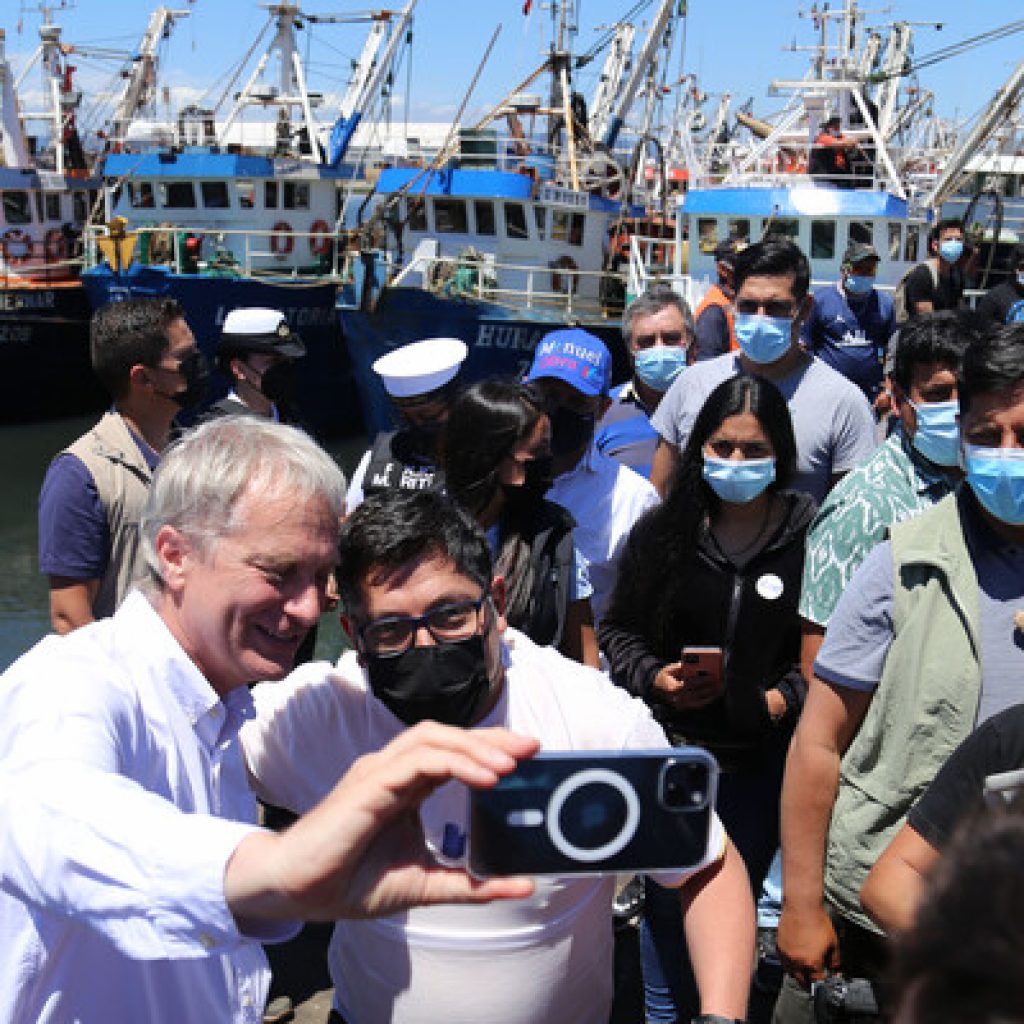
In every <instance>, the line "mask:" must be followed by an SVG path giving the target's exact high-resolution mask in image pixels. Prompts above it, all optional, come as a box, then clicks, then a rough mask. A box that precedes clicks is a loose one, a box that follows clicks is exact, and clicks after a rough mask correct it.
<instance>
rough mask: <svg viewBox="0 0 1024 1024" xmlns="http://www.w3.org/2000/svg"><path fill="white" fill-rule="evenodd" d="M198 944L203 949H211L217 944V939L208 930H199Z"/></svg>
mask: <svg viewBox="0 0 1024 1024" xmlns="http://www.w3.org/2000/svg"><path fill="white" fill-rule="evenodd" d="M199 945H200V946H202V947H203V949H213V947H214V946H216V945H217V940H216V939H215V938H214V937H213V936H212V935H210V934H209V932H200V934H199Z"/></svg>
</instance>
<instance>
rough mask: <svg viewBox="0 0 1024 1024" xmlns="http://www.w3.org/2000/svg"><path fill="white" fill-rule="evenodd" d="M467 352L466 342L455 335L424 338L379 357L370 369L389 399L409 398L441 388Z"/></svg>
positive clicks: (450, 377) (457, 368) (452, 375)
mask: <svg viewBox="0 0 1024 1024" xmlns="http://www.w3.org/2000/svg"><path fill="white" fill-rule="evenodd" d="M468 353H469V349H468V348H467V347H466V343H465V342H464V341H460V340H459V339H458V338H425V339H424V340H423V341H414V342H413V343H412V344H410V345H403V346H402V347H401V348H396V349H395V350H394V351H392V352H388V353H387V354H386V355H383V356H381V357H380V358H379V359H378V360H376V361H375V362H374V364H373V372H374V373H376V374H377V375H378V376H379V377H380V379H381V381H383V383H384V390H385V391H387V393H388V394H389V395H390V396H391V397H392V398H413V397H415V396H418V395H427V394H429V393H430V392H431V391H437V389H438V388H443V387H444V386H445V384H447V383H448V382H449V381H450V380H452V379H453V378H454V377H455V375H456V374H457V373H458V372H459V367H460V366H461V365H462V363H463V362H464V360H465V358H466V356H467V355H468Z"/></svg>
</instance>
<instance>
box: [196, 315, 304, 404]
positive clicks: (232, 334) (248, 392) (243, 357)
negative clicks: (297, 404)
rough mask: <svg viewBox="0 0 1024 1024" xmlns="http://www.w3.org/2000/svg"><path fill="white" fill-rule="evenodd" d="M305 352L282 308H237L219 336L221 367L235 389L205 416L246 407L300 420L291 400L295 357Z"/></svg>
mask: <svg viewBox="0 0 1024 1024" xmlns="http://www.w3.org/2000/svg"><path fill="white" fill-rule="evenodd" d="M305 354H306V346H305V345H304V344H303V343H302V339H301V338H300V337H299V336H298V335H297V334H292V332H291V328H290V327H289V326H288V321H287V319H286V318H285V315H284V313H281V312H279V311H278V310H276V309H262V308H259V307H250V308H248V309H233V310H232V311H231V312H230V313H228V315H227V316H226V317H225V318H224V326H223V327H222V328H221V335H220V338H219V339H218V341H217V368H218V369H219V370H220V372H221V373H223V374H224V376H225V377H227V378H228V380H229V381H230V382H231V390H230V391H229V392H228V393H227V394H226V395H225V396H224V397H223V398H222V399H221V400H220V401H219V402H215V403H214V404H213V405H212V406H211V407H210V409H209V410H208V411H207V413H206V418H214V417H217V416H231V415H237V414H239V413H245V414H248V415H251V416H266V417H269V418H270V419H273V420H277V421H278V422H282V423H294V422H296V420H297V418H298V417H297V416H296V415H295V414H294V412H293V410H292V406H291V401H292V392H293V391H294V382H295V362H296V360H298V359H301V358H302V357H303V356H304V355H305Z"/></svg>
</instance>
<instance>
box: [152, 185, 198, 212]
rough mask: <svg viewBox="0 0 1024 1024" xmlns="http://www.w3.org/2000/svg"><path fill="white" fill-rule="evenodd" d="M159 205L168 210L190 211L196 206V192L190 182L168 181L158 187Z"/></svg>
mask: <svg viewBox="0 0 1024 1024" xmlns="http://www.w3.org/2000/svg"><path fill="white" fill-rule="evenodd" d="M160 205H161V206H163V207H165V208H166V209H168V210H185V209H191V208H192V207H194V206H195V205H196V190H195V189H194V188H193V187H192V182H191V181H169V182H167V183H166V184H161V186H160Z"/></svg>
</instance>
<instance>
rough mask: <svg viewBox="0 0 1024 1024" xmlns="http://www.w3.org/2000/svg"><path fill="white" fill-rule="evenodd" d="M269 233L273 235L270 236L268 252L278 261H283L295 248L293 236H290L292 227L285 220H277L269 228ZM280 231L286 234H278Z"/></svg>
mask: <svg viewBox="0 0 1024 1024" xmlns="http://www.w3.org/2000/svg"><path fill="white" fill-rule="evenodd" d="M271 231H273V234H272V235H271V236H270V251H271V252H272V253H273V254H274V255H275V256H277V257H278V259H284V257H285V256H288V255H290V254H291V251H292V249H294V248H295V236H294V235H293V234H292V226H291V224H289V223H288V221H286V220H279V221H278V222H277V223H276V224H275V225H274V226H273V228H271ZM282 231H286V232H287V234H280V232H282Z"/></svg>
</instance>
